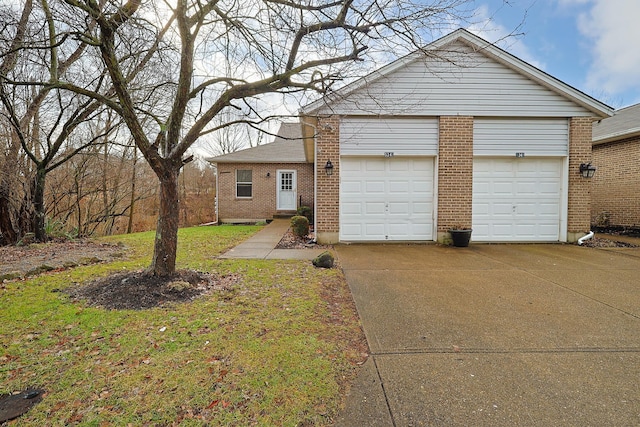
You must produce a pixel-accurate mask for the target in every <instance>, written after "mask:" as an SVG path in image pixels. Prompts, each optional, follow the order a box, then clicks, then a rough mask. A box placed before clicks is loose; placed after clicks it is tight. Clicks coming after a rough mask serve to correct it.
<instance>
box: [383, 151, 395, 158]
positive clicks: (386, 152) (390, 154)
mask: <svg viewBox="0 0 640 427" xmlns="http://www.w3.org/2000/svg"><path fill="white" fill-rule="evenodd" d="M393 154H394V153H393V151H385V152H384V156H385V157H393Z"/></svg>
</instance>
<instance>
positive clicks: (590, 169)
mask: <svg viewBox="0 0 640 427" xmlns="http://www.w3.org/2000/svg"><path fill="white" fill-rule="evenodd" d="M580 173H581V174H582V176H583V177H584V178H593V175H595V174H596V167H595V166H593V165H591V163H580Z"/></svg>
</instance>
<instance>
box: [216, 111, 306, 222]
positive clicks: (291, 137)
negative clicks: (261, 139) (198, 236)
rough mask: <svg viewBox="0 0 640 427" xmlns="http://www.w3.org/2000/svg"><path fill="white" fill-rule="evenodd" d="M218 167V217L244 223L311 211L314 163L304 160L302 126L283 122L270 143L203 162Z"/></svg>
mask: <svg viewBox="0 0 640 427" xmlns="http://www.w3.org/2000/svg"><path fill="white" fill-rule="evenodd" d="M207 160H208V161H209V162H210V163H212V164H213V165H214V166H216V169H217V171H216V174H217V188H216V195H217V199H216V200H217V218H218V221H219V222H220V223H247V222H257V221H266V220H271V219H273V218H274V217H276V216H278V215H292V214H294V213H295V212H296V210H297V208H298V207H299V206H309V207H312V208H313V163H309V162H307V160H306V156H305V152H304V144H303V140H302V138H301V128H300V123H283V124H282V125H281V126H280V130H279V131H278V136H277V137H276V138H275V139H274V141H273V142H271V143H269V144H264V145H259V146H257V147H253V148H248V149H245V150H241V151H236V152H234V153H230V154H225V155H221V156H217V157H212V158H209V159H207Z"/></svg>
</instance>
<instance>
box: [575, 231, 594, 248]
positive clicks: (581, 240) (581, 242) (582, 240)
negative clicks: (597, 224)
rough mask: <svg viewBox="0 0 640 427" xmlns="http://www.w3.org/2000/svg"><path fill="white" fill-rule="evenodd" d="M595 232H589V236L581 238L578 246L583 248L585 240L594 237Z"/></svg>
mask: <svg viewBox="0 0 640 427" xmlns="http://www.w3.org/2000/svg"><path fill="white" fill-rule="evenodd" d="M593 234H594V233H593V231H589V234H587V235H586V236H582V237H581V238H579V239H578V245H579V246H582V244H583V243H584V242H585V240H589V239H591V238H592V237H593Z"/></svg>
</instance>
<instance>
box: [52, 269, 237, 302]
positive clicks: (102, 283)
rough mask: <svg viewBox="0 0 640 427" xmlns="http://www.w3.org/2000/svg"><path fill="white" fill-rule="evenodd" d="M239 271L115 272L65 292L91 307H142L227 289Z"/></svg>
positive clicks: (234, 282) (184, 299)
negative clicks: (207, 272)
mask: <svg viewBox="0 0 640 427" xmlns="http://www.w3.org/2000/svg"><path fill="white" fill-rule="evenodd" d="M239 281H240V275H237V274H228V275H224V276H217V275H213V274H206V273H200V272H196V271H191V270H180V271H178V272H176V273H175V274H174V275H172V276H169V277H156V276H153V275H152V274H150V273H148V272H146V271H137V272H133V273H122V274H114V275H110V276H107V277H104V278H101V279H99V280H96V281H93V282H91V283H89V284H87V285H84V286H80V287H74V288H67V289H65V290H64V291H63V292H65V293H66V294H68V295H69V296H71V298H72V299H73V300H76V301H85V302H86V303H87V304H88V305H90V306H92V307H104V308H106V309H115V310H142V309H149V308H153V307H158V306H162V305H165V304H170V303H180V302H186V301H192V300H194V299H195V298H197V297H199V296H201V295H204V294H208V293H210V292H214V291H218V292H228V291H231V290H232V289H233V287H234V285H235V284H237V283H238V282H239Z"/></svg>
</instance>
